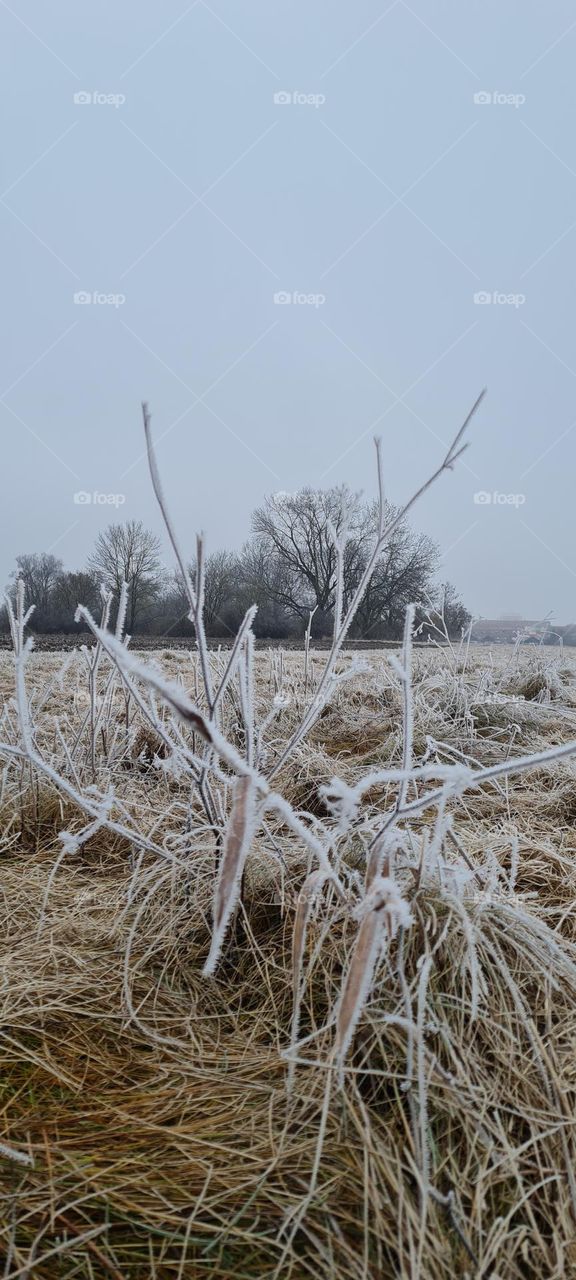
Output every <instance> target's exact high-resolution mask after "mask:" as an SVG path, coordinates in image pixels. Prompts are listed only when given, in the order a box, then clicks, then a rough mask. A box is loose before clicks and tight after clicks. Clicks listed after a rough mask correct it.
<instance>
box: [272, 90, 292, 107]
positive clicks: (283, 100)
mask: <svg viewBox="0 0 576 1280" xmlns="http://www.w3.org/2000/svg"><path fill="white" fill-rule="evenodd" d="M274 102H275V103H276V106H277V107H286V106H288V105H289V104H290V103H291V102H292V94H291V93H287V92H286V89H280V90H279V91H278V93H275V94H274Z"/></svg>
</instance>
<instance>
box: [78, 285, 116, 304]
mask: <svg viewBox="0 0 576 1280" xmlns="http://www.w3.org/2000/svg"><path fill="white" fill-rule="evenodd" d="M125 301H126V294H125V293H100V292H99V291H98V289H93V290H92V292H91V293H89V292H88V291H87V290H86V289H79V290H78V292H77V293H75V294H74V305H75V306H76V307H91V306H94V307H116V308H118V307H123V306H124V303H125Z"/></svg>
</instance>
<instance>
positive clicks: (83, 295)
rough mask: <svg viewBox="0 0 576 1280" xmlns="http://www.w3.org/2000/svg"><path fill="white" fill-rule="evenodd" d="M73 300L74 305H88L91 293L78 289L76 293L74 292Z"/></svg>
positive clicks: (90, 300)
mask: <svg viewBox="0 0 576 1280" xmlns="http://www.w3.org/2000/svg"><path fill="white" fill-rule="evenodd" d="M74 302H75V303H76V306H82V307H86V306H89V304H90V303H91V302H92V294H91V293H87V292H86V290H85V289H80V290H79V291H78V293H75V294H74Z"/></svg>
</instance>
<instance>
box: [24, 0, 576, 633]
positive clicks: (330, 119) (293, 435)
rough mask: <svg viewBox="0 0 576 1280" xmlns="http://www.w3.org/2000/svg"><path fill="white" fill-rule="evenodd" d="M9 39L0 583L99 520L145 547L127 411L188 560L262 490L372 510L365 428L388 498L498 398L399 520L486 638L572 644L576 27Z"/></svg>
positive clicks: (151, 8)
mask: <svg viewBox="0 0 576 1280" xmlns="http://www.w3.org/2000/svg"><path fill="white" fill-rule="evenodd" d="M0 27H1V34H2V41H1V44H2V55H1V56H2V78H1V88H0V92H1V94H2V97H3V99H4V101H3V111H4V118H5V119H6V118H8V120H9V124H8V126H7V127H6V128H5V131H4V146H3V159H2V172H1V175H0V185H1V190H2V193H3V194H2V195H1V198H0V224H1V235H2V243H3V249H4V271H3V276H4V307H3V309H2V317H3V318H2V332H1V338H2V371H1V385H0V397H1V403H0V414H1V417H0V421H1V429H2V433H3V447H2V463H3V494H2V514H3V518H4V538H3V550H2V564H1V565H0V576H1V579H2V581H3V582H4V581H6V580H7V578H8V575H9V573H10V570H11V568H12V566H13V563H14V557H15V556H16V554H17V553H19V552H21V551H32V550H41V549H48V548H50V549H52V550H54V552H55V553H56V554H58V555H59V556H61V557H62V559H63V560H64V562H65V564H66V565H67V566H70V567H77V566H80V565H81V564H82V563H83V561H84V559H85V557H86V555H87V553H88V551H89V549H90V547H91V544H92V542H93V539H94V537H95V536H96V533H97V531H98V529H99V528H101V527H103V526H104V525H106V524H107V523H109V522H110V520H112V519H116V518H118V516H119V517H120V518H130V517H138V518H142V519H143V520H144V521H145V522H146V523H148V524H149V525H151V526H152V527H154V528H155V529H157V530H158V531H159V532H160V522H159V519H158V516H157V512H156V509H155V506H154V501H153V498H152V494H151V486H150V483H149V480H148V474H147V469H146V466H145V463H144V461H143V458H142V447H143V437H142V430H141V421H140V413H139V402H140V400H141V399H142V398H147V399H148V400H149V402H150V406H151V409H152V414H153V424H154V429H155V434H156V437H157V439H158V441H159V444H158V456H159V462H160V466H161V470H162V473H163V476H164V481H165V488H166V491H167V494H168V495H169V498H170V502H171V507H172V511H173V515H174V518H175V520H176V522H177V525H178V526H179V529H180V532H181V536H182V539H183V541H185V542H187V544H188V545H189V546H190V549H192V547H193V540H194V533H195V531H196V530H197V529H199V528H203V529H204V530H205V531H206V534H207V538H208V545H209V547H210V548H215V547H217V546H220V545H229V546H239V545H240V544H241V543H242V541H243V540H244V538H245V537H246V536H247V534H248V532H249V518H250V512H251V510H252V509H253V507H254V506H255V505H256V504H257V503H258V502H259V501H260V500H261V498H262V496H263V494H264V493H265V492H270V491H274V490H277V489H285V490H292V489H296V488H298V487H300V486H301V485H303V484H306V483H309V484H312V485H316V484H319V483H321V484H332V483H338V482H341V481H347V482H348V483H349V484H350V485H351V486H352V487H353V488H355V489H364V490H366V491H367V492H369V493H372V492H373V491H374V487H375V475H374V461H373V446H372V443H371V442H372V437H373V435H374V433H375V432H376V431H377V432H379V433H380V434H381V435H382V437H383V440H384V458H385V464H386V473H387V490H388V496H389V497H390V498H391V499H392V500H393V501H399V500H401V499H403V498H405V497H407V496H408V494H409V492H410V491H411V489H412V488H413V487H415V486H416V484H418V483H420V482H421V481H422V479H423V478H424V477H425V476H426V475H427V473H428V472H429V471H430V470H432V469H433V468H434V467H435V466H436V464H437V463H438V461H439V459H440V457H441V455H442V452H443V443H442V442H448V440H449V439H450V437H451V436H452V434H453V433H454V432H455V430H456V429H457V427H458V426H459V424H460V422H461V420H462V419H463V417H464V415H465V413H466V412H467V410H468V408H469V406H470V405H471V403H472V402H473V400H474V399H475V397H476V395H477V394H478V392H479V390H480V389H481V387H482V386H483V385H484V384H487V386H488V392H489V394H488V398H487V400H486V401H485V402H484V405H483V406H482V409H481V412H480V414H479V416H478V418H477V420H476V421H475V423H474V428H473V431H472V435H471V440H472V447H471V449H470V450H469V452H468V454H467V455H466V458H465V460H464V461H465V465H462V464H461V465H460V466H459V468H458V470H457V472H456V473H455V474H454V475H453V476H449V477H444V478H443V479H442V481H441V482H440V484H439V485H438V486H437V487H436V488H435V489H433V490H432V491H431V492H430V493H429V494H428V495H427V496H426V498H425V499H424V501H423V502H422V504H421V506H420V507H419V508H418V510H417V512H416V513H415V515H414V523H415V524H416V525H418V527H420V528H422V529H424V530H425V531H426V532H428V533H430V534H431V535H432V536H434V537H435V538H437V539H438V540H439V542H440V544H441V547H442V549H443V551H444V552H445V562H444V569H443V576H445V577H447V578H449V579H451V580H452V581H453V582H454V583H455V584H456V585H457V587H458V588H459V590H460V591H461V592H462V594H463V596H464V598H465V600H466V602H467V604H468V605H469V607H470V608H472V609H473V610H474V612H479V613H482V614H484V615H487V614H494V613H499V612H501V611H504V610H510V611H517V612H522V613H524V614H525V615H527V616H534V617H539V616H542V615H543V614H545V613H547V612H548V611H549V610H553V611H554V613H555V617H556V619H557V620H558V621H560V622H567V621H571V620H573V619H574V618H576V603H575V601H576V557H575V556H574V546H573V543H574V539H573V530H574V516H573V512H574V472H575V468H574V463H575V459H576V349H575V332H576V330H575V327H574V291H575V283H576V281H575V262H576V258H575V253H574V248H575V243H576V154H575V148H574V141H573V139H574V127H573V125H574V116H575V105H576V101H575V100H576V77H575V76H574V63H575V55H576V14H575V12H574V7H573V4H571V3H569V2H568V0H549V2H548V3H547V4H546V5H543V4H534V3H529V4H527V3H526V0H505V3H503V0H475V2H474V3H471V2H469V3H467V4H462V2H461V0H444V2H442V0H427V2H426V0H410V3H409V4H405V3H403V0H397V2H396V3H394V4H390V5H387V3H386V0H378V3H377V2H376V0H357V2H356V3H355V4H354V5H348V4H344V3H336V4H335V3H334V0H330V2H329V0H315V3H313V4H310V3H307V2H305V0H283V2H276V3H274V2H273V0H244V3H243V4H241V5H238V4H234V3H232V0H214V2H213V3H212V0H210V2H209V3H205V2H204V0H197V2H196V3H195V4H189V3H188V4H187V3H186V0H164V3H162V4H152V3H150V0H138V3H135V0H123V3H122V4H118V3H117V0H116V3H112V2H111V0H98V3H97V4H96V3H84V4H83V5H78V4H77V2H76V0H74V2H73V0H54V2H53V3H52V4H51V5H50V6H46V5H45V4H44V3H43V2H41V0H13V2H12V3H11V5H8V4H5V3H3V0H0ZM95 91H98V92H99V94H100V95H123V96H124V97H125V101H124V102H121V103H120V105H117V106H115V105H112V103H107V102H103V101H93V100H92V101H90V102H88V103H76V102H75V101H74V95H75V94H79V93H83V94H89V95H90V96H91V98H92V99H93V98H94V94H95ZM294 91H298V93H299V94H300V95H303V96H304V95H306V96H309V95H315V104H313V103H312V102H305V101H296V102H294V101H291V102H288V103H286V102H285V103H277V102H275V101H274V95H275V94H278V93H284V94H290V95H291V96H292V97H293V96H294ZM481 92H485V93H488V94H489V95H490V97H491V99H492V100H491V101H489V102H487V103H486V102H485V103H476V102H475V101H474V95H475V94H478V93H481ZM495 92H497V93H498V94H499V95H501V96H505V97H510V96H511V95H513V96H514V102H511V101H501V100H496V101H494V95H495ZM318 95H323V96H324V98H325V101H324V102H321V101H319V97H318ZM518 95H520V98H519V97H518ZM522 96H523V97H524V98H525V101H524V102H522V101H521V100H520V99H521V97H522ZM80 291H86V292H88V293H89V294H90V295H93V293H94V291H98V292H99V293H100V294H102V295H111V294H114V295H125V301H124V302H122V303H121V304H120V305H114V304H113V303H111V302H102V301H100V302H94V301H91V302H90V303H89V304H80V303H75V302H74V294H75V293H76V292H80ZM280 291H285V292H288V293H290V294H291V295H292V294H293V292H294V291H298V292H299V293H300V294H304V295H316V301H317V303H318V305H314V303H311V302H302V301H300V302H295V301H291V302H290V304H288V305H287V304H279V303H275V302H274V294H275V293H276V292H280ZM495 291H496V293H497V294H498V296H499V300H497V301H496V300H494V292H495ZM478 292H487V293H488V294H489V295H490V297H491V301H490V302H489V303H486V302H485V303H475V302H474V294H475V293H478ZM318 295H321V296H322V295H323V296H324V298H325V300H324V301H323V302H322V301H319V299H318ZM511 296H513V297H514V299H515V301H514V302H511V301H504V300H503V298H504V297H505V298H507V299H509V298H510V297H511ZM522 298H523V299H524V300H523V301H522ZM198 397H200V399H198ZM204 397H205V399H204ZM80 490H82V491H86V492H88V493H90V494H93V492H94V491H97V492H99V493H105V494H122V495H124V496H125V502H124V503H123V505H122V506H121V507H119V508H118V510H117V509H116V508H115V507H114V506H111V505H103V504H101V505H94V503H93V502H92V503H90V504H84V505H80V504H77V503H76V504H75V503H74V494H75V492H77V491H80ZM478 491H483V492H485V493H488V494H489V495H491V496H493V495H494V493H497V494H499V495H523V499H524V500H523V501H521V503H520V500H517V501H516V502H514V503H512V502H504V501H502V500H499V501H496V502H494V500H492V501H491V502H484V503H478V502H476V503H475V502H474V494H475V493H477V492H478Z"/></svg>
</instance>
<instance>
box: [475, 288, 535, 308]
mask: <svg viewBox="0 0 576 1280" xmlns="http://www.w3.org/2000/svg"><path fill="white" fill-rule="evenodd" d="M525 301H526V294H525V293H500V291H499V290H498V289H492V290H491V291H489V290H487V289H479V290H478V292H477V293H475V294H474V305H475V306H477V307H491V306H492V307H516V308H518V307H523V306H524V303H525Z"/></svg>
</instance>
